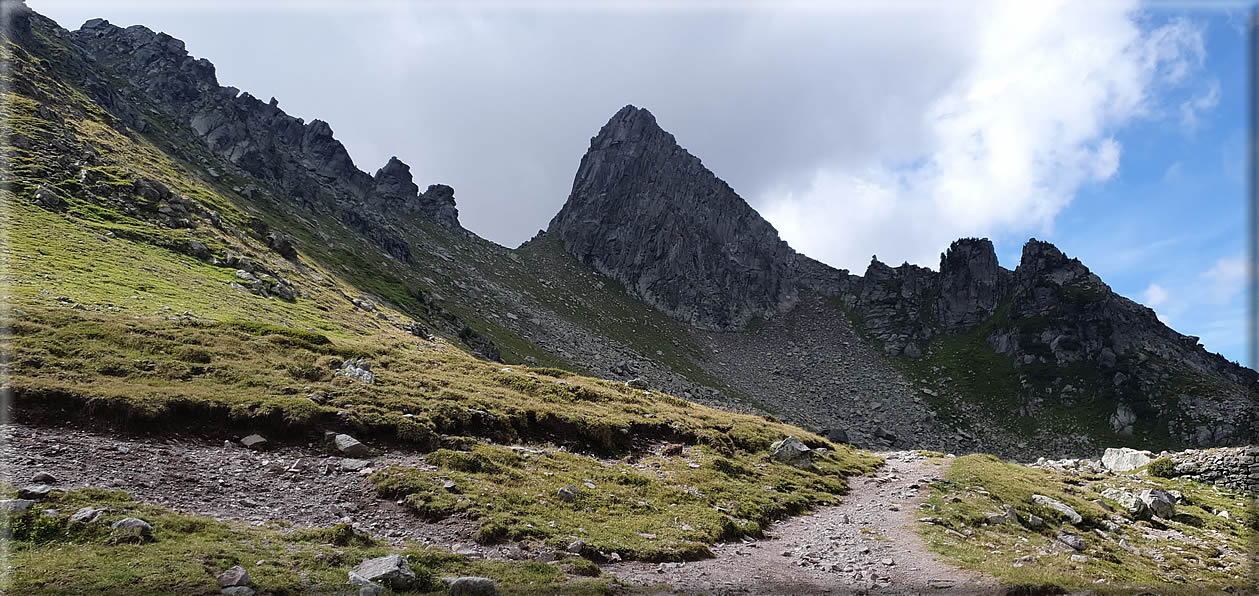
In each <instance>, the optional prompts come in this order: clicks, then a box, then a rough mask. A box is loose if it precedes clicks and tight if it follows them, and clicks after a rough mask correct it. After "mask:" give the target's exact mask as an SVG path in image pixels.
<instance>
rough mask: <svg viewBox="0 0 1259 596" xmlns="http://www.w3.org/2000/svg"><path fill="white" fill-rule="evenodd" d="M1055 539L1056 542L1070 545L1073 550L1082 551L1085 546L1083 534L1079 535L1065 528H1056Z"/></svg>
mask: <svg viewBox="0 0 1259 596" xmlns="http://www.w3.org/2000/svg"><path fill="white" fill-rule="evenodd" d="M1057 540H1058V542H1061V543H1062V544H1065V545H1067V546H1069V547H1071V549H1072V550H1075V551H1082V550H1084V547H1085V546H1086V545H1085V542H1084V537H1083V536H1080V535H1079V534H1076V533H1075V532H1072V531H1071V530H1068V529H1066V528H1060V529H1059V530H1058V536H1057Z"/></svg>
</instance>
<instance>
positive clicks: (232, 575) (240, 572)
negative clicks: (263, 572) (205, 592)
mask: <svg viewBox="0 0 1259 596" xmlns="http://www.w3.org/2000/svg"><path fill="white" fill-rule="evenodd" d="M218 582H219V587H220V588H230V587H232V586H248V585H249V584H250V581H249V572H248V571H246V570H245V568H244V567H241V566H240V565H237V566H235V567H232V568H231V569H228V570H227V571H224V572H223V573H220V574H219V577H218Z"/></svg>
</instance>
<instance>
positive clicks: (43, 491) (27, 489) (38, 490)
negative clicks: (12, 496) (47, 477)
mask: <svg viewBox="0 0 1259 596" xmlns="http://www.w3.org/2000/svg"><path fill="white" fill-rule="evenodd" d="M51 492H52V487H51V486H48V485H47V484H32V485H30V486H24V487H22V488H19V489H18V491H17V497H18V498H19V499H31V500H35V501H42V500H44V499H47V498H48V494H49V493H51Z"/></svg>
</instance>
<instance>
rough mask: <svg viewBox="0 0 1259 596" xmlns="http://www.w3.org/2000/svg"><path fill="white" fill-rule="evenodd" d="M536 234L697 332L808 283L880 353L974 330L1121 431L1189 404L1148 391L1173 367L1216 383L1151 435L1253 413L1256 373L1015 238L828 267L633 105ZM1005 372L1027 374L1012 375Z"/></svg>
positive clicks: (1198, 433) (1207, 437)
mask: <svg viewBox="0 0 1259 596" xmlns="http://www.w3.org/2000/svg"><path fill="white" fill-rule="evenodd" d="M548 233H550V234H556V235H559V236H560V237H561V239H562V241H563V244H564V248H565V250H566V251H567V252H568V253H569V254H571V255H573V256H574V257H575V258H577V259H578V260H580V261H582V262H584V263H587V264H589V265H591V266H592V267H594V268H595V269H597V270H599V271H600V272H602V273H604V274H606V275H608V276H609V277H612V278H613V279H616V280H618V281H621V282H622V283H624V284H626V286H627V288H628V289H629V290H630V292H631V293H632V294H634V295H635V296H637V297H639V298H641V299H643V300H645V301H646V302H648V303H649V304H652V305H653V306H656V307H657V308H659V309H660V310H662V311H664V312H665V313H667V314H669V315H670V316H673V317H675V318H678V319H680V320H682V321H684V322H687V323H689V324H692V325H695V326H697V327H700V328H707V329H715V330H725V331H731V330H738V329H740V328H742V327H744V326H746V325H747V324H748V323H749V322H751V321H753V320H755V319H758V318H772V317H774V316H777V315H780V314H782V313H784V312H788V311H790V310H791V309H792V308H794V307H795V306H796V304H797V302H798V301H799V298H800V295H801V293H813V294H818V295H822V296H828V297H833V298H836V299H838V300H839V301H840V302H841V303H842V304H843V306H844V307H845V308H846V309H847V310H848V312H849V313H850V314H851V316H852V318H853V322H854V324H856V325H857V326H858V327H859V328H860V329H861V330H862V332H863V334H864V335H865V336H866V337H867V338H868V339H870V340H873V341H874V342H876V343H877V344H878V345H880V346H881V348H882V350H883V352H884V353H885V354H887V355H888V356H890V357H904V358H908V359H920V358H922V357H923V355H924V352H926V351H927V350H928V349H929V346H930V345H931V344H932V342H933V340H937V339H940V340H947V339H948V338H950V337H952V336H962V335H968V334H979V335H980V336H981V337H979V338H978V339H980V340H982V342H983V343H984V344H986V345H987V347H988V348H990V349H991V350H993V351H994V352H996V353H997V354H1000V355H1002V356H1005V357H1008V358H1009V359H1010V362H1011V364H1012V366H1013V367H1014V368H1015V369H1019V368H1020V367H1029V366H1031V367H1032V368H1043V367H1045V366H1048V367H1057V368H1059V369H1064V370H1063V371H1061V372H1057V373H1055V372H1054V371H1045V370H1041V371H1039V372H1041V373H1044V374H1042V375H1040V376H1045V375H1051V378H1050V381H1051V382H1052V384H1053V385H1055V386H1053V387H1048V390H1049V391H1050V392H1053V391H1055V390H1056V391H1058V394H1057V397H1054V398H1053V399H1054V400H1056V401H1057V402H1058V403H1059V404H1060V405H1062V406H1064V407H1067V408H1071V407H1074V406H1075V405H1077V404H1078V403H1080V402H1098V401H1105V402H1108V403H1109V404H1110V405H1109V407H1110V408H1111V409H1110V411H1109V412H1107V415H1108V416H1107V417H1108V421H1109V423H1110V425H1111V427H1112V430H1113V431H1115V432H1117V433H1120V434H1121V435H1131V434H1132V433H1133V432H1134V425H1140V424H1141V423H1142V422H1143V421H1144V422H1148V421H1150V420H1159V422H1157V423H1155V424H1154V425H1153V426H1158V425H1159V424H1162V423H1164V422H1166V421H1167V418H1168V414H1169V413H1170V412H1172V411H1177V410H1182V409H1184V403H1183V402H1185V401H1186V400H1192V399H1194V398H1193V397H1192V396H1189V395H1187V394H1185V393H1180V394H1177V395H1164V396H1161V397H1152V395H1154V394H1158V393H1159V392H1160V390H1161V389H1163V388H1165V387H1163V386H1165V385H1166V384H1167V382H1168V381H1169V380H1170V379H1171V376H1172V374H1174V373H1175V369H1177V368H1187V369H1188V371H1190V373H1191V374H1198V375H1206V376H1209V377H1213V378H1219V379H1222V380H1224V382H1225V383H1226V384H1227V387H1225V386H1219V387H1217V388H1216V389H1215V392H1216V394H1215V395H1214V396H1213V400H1214V401H1216V402H1218V403H1217V404H1216V405H1217V406H1218V407H1214V408H1211V407H1208V408H1205V410H1206V412H1209V414H1208V413H1206V412H1204V415H1200V416H1197V417H1194V418H1193V419H1192V420H1181V421H1179V422H1175V423H1172V424H1171V425H1170V426H1169V427H1167V428H1166V429H1164V430H1166V432H1168V433H1170V434H1173V435H1176V436H1177V438H1178V439H1180V440H1184V441H1188V442H1190V443H1193V444H1211V443H1214V442H1228V441H1244V440H1247V437H1249V436H1251V435H1250V432H1251V431H1250V430H1248V429H1250V428H1253V426H1254V421H1255V420H1256V418H1255V409H1256V407H1255V399H1256V394H1255V388H1256V383H1257V382H1259V375H1257V374H1256V373H1255V372H1254V371H1251V370H1249V369H1246V368H1244V367H1241V366H1239V365H1237V364H1235V363H1230V362H1228V361H1227V360H1226V359H1224V358H1223V357H1221V356H1219V355H1217V354H1210V353H1208V352H1206V350H1205V349H1203V348H1202V347H1201V346H1200V345H1199V344H1198V343H1197V338H1194V337H1189V336H1184V335H1181V334H1179V333H1177V332H1175V331H1173V330H1172V329H1170V328H1168V327H1167V326H1166V325H1164V324H1163V323H1162V322H1161V321H1159V320H1158V319H1157V317H1156V316H1155V315H1154V312H1153V311H1152V310H1150V309H1148V308H1146V307H1143V306H1141V305H1139V304H1137V303H1135V302H1133V301H1131V300H1128V299H1126V298H1123V297H1122V296H1119V295H1117V294H1115V293H1114V292H1113V291H1112V290H1111V289H1110V287H1109V286H1107V285H1106V284H1105V283H1104V282H1102V280H1101V279H1100V278H1098V277H1097V276H1096V275H1095V274H1093V273H1092V272H1090V271H1089V270H1088V268H1087V267H1085V266H1084V265H1083V264H1082V263H1080V262H1079V260H1077V259H1071V258H1068V257H1067V256H1066V255H1064V254H1063V253H1062V252H1061V251H1060V250H1058V249H1057V248H1056V247H1055V246H1053V245H1052V244H1049V243H1047V242H1043V241H1039V240H1036V239H1034V238H1033V239H1031V240H1029V241H1028V242H1027V243H1026V244H1025V245H1024V247H1023V255H1022V259H1021V261H1020V263H1019V265H1018V266H1017V267H1016V268H1015V269H1014V270H1013V271H1011V270H1008V269H1005V268H1003V267H1001V266H1000V265H999V264H998V262H997V257H996V252H995V250H994V248H993V245H992V243H991V241H989V240H987V239H976V238H966V239H961V240H958V241H955V242H954V243H953V244H952V245H951V246H949V248H948V250H947V251H946V252H944V253H942V254H941V255H940V267H939V271H932V270H930V269H928V268H925V267H919V266H914V265H909V264H905V265H902V266H900V267H895V268H894V267H890V266H888V265H885V264H883V263H881V262H879V261H878V260H877V259H872V261H871V263H870V265H869V267H868V268H867V269H866V271H865V274H864V275H861V276H858V275H853V274H850V273H849V272H847V271H845V270H839V269H833V268H830V267H827V266H826V265H823V264H821V263H818V262H816V261H813V260H812V259H809V258H808V257H805V256H803V255H799V254H797V253H796V252H795V251H794V250H792V249H791V248H790V247H789V246H787V244H786V243H785V242H784V241H782V240H781V239H780V238H779V237H778V234H777V231H776V230H774V228H773V226H772V225H771V224H769V222H767V221H765V220H764V219H763V218H761V217H760V216H759V214H757V213H756V212H755V210H753V209H752V208H751V207H750V206H749V205H748V204H747V203H746V202H744V201H743V199H741V198H740V197H739V196H738V195H737V194H736V193H735V192H734V191H733V190H732V189H731V188H730V187H729V186H728V185H726V184H725V183H724V182H722V181H721V180H720V179H719V178H717V177H716V175H715V174H713V173H712V172H711V171H709V170H708V169H707V168H704V167H703V165H702V164H701V162H700V161H699V159H698V158H696V157H694V156H692V155H691V154H690V153H688V152H687V151H686V150H685V149H682V148H681V146H679V145H678V143H677V141H676V140H675V139H674V137H673V136H672V135H670V134H669V133H667V132H665V131H664V130H663V129H661V128H660V127H659V126H658V125H657V123H656V120H655V118H654V117H653V116H652V115H651V113H650V112H648V111H647V110H645V109H642V108H638V107H635V106H626V107H624V108H622V109H621V110H620V111H619V112H617V114H616V115H614V116H613V117H612V118H611V119H610V120H609V121H608V123H607V124H606V125H605V126H604V127H603V128H602V129H601V130H600V132H599V134H598V135H597V136H595V137H594V138H593V139H592V140H591V145H590V149H589V151H588V152H587V153H586V155H585V156H584V157H583V158H582V162H581V166H580V167H579V168H578V171H577V175H576V177H575V179H574V182H573V190H572V193H571V194H570V196H569V199H568V201H567V202H566V203H565V205H564V207H563V209H562V210H561V211H560V213H559V214H558V215H556V217H555V218H554V219H553V220H552V222H551V226H550V229H549V230H548ZM1151 359H1154V360H1157V361H1159V362H1154V361H1152V360H1151ZM1163 363H1170V364H1163ZM1032 365H1035V366H1032ZM1077 365H1078V366H1077ZM1073 366H1074V367H1075V369H1072V370H1071V371H1067V370H1065V369H1068V368H1071V367H1073ZM1081 366H1082V367H1084V368H1087V369H1089V370H1087V371H1084V370H1080V367H1081ZM1081 373H1087V374H1081ZM1014 376H1016V377H1017V379H1018V381H1019V383H1020V384H1022V385H1028V384H1029V382H1031V381H1030V380H1029V379H1031V377H1030V376H1029V375H1027V374H1022V373H1021V371H1018V370H1016V371H1014ZM1071 377H1075V378H1074V379H1073V378H1071ZM1064 378H1066V379H1067V380H1065V381H1064ZM1072 380H1075V381H1076V382H1075V383H1074V384H1072V383H1071V381H1072ZM1084 381H1087V384H1085V383H1084ZM1082 385H1083V386H1082ZM1014 389H1015V391H1019V392H1021V393H1024V395H1022V397H1023V398H1024V401H1025V402H1026V407H1025V408H1024V413H1025V414H1029V415H1030V414H1032V413H1034V412H1035V410H1036V408H1037V407H1038V405H1039V404H1040V403H1041V402H1043V401H1044V399H1045V396H1041V395H1032V394H1031V393H1033V392H1028V391H1023V389H1025V388H1020V387H1015V388H1014ZM1034 389H1035V390H1040V389H1045V387H1041V386H1038V387H1035V388H1034ZM1080 392H1084V393H1085V394H1083V395H1081V394H1080ZM1191 409H1194V408H1191Z"/></svg>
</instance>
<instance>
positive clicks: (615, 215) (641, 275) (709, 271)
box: [547, 106, 797, 330]
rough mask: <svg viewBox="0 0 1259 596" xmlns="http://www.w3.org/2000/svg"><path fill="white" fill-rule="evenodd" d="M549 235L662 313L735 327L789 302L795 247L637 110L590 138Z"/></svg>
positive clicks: (793, 295)
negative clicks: (571, 187)
mask: <svg viewBox="0 0 1259 596" xmlns="http://www.w3.org/2000/svg"><path fill="white" fill-rule="evenodd" d="M547 233H548V234H555V235H557V236H559V238H560V240H561V241H562V243H563V246H564V249H565V250H566V251H567V252H568V253H569V254H571V255H573V256H574V257H576V258H577V259H579V260H580V261H582V262H584V263H586V264H587V265H590V266H591V267H594V268H595V269H597V270H598V271H600V272H601V273H603V274H605V275H607V276H609V277H611V278H613V279H615V280H617V281H619V282H621V283H623V284H624V285H625V287H626V289H627V290H628V291H629V292H630V293H632V294H634V295H636V296H638V297H639V298H641V299H643V300H644V301H646V302H648V303H650V304H652V305H653V306H655V307H656V308H659V309H660V310H662V311H664V312H666V313H669V314H670V315H672V316H674V317H676V318H679V319H681V320H683V321H686V322H689V323H691V324H693V325H695V326H697V327H701V328H706V329H719V330H722V329H737V328H740V327H742V326H743V325H745V324H746V323H747V322H748V321H749V320H751V319H752V318H753V317H758V316H761V317H764V316H772V315H773V314H774V313H777V312H779V311H780V310H782V309H783V308H784V307H786V306H789V305H790V304H792V303H793V302H794V301H795V299H796V293H797V289H796V283H795V279H794V276H793V266H794V263H795V260H796V253H795V251H793V250H792V249H791V247H789V246H787V243H786V242H784V241H782V240H781V239H780V238H779V237H778V232H777V231H776V230H775V229H774V227H773V226H771V225H770V224H769V222H766V221H765V220H764V219H762V218H761V216H760V215H758V214H757V213H756V211H754V210H753V209H752V208H751V207H750V206H749V205H748V204H747V203H746V202H744V200H743V199H742V198H740V197H739V195H737V194H735V192H734V190H733V189H731V188H730V186H729V185H727V184H726V183H725V182H723V181H721V180H720V179H719V178H717V176H715V175H714V174H713V173H712V172H711V171H709V170H708V168H705V167H704V165H703V164H702V163H701V162H700V160H699V158H697V157H695V156H694V155H691V154H690V153H688V152H687V151H686V150H685V149H683V148H682V147H680V146H679V145H678V143H677V141H676V140H675V139H674V138H673V135H671V134H669V133H667V132H665V131H664V130H662V129H661V128H660V127H659V126H658V125H657V124H656V119H655V117H654V116H652V115H651V113H650V112H648V111H647V110H645V109H641V108H636V107H634V106H625V107H624V108H622V109H621V110H620V111H619V112H617V113H616V115H614V116H613V117H612V119H611V120H609V121H608V123H607V124H606V125H604V127H603V128H602V129H601V130H600V131H599V134H598V135H596V136H595V137H594V138H593V139H591V141H590V149H589V150H588V151H587V152H586V155H585V156H583V157H582V159H581V166H580V167H579V168H578V170H577V175H576V177H575V179H574V180H573V189H572V192H571V194H570V195H569V197H568V201H567V202H566V203H565V204H564V207H563V209H561V210H560V212H559V214H557V215H556V216H555V218H554V219H552V220H551V224H550V227H549V228H548V230H547Z"/></svg>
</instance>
